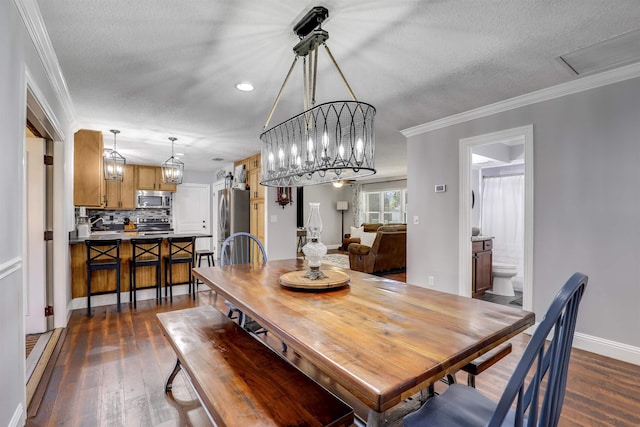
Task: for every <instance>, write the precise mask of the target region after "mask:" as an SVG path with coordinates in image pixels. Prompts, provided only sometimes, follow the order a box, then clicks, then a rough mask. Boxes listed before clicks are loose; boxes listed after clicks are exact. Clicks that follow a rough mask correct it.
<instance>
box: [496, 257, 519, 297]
mask: <svg viewBox="0 0 640 427" xmlns="http://www.w3.org/2000/svg"><path fill="white" fill-rule="evenodd" d="M491 269H492V273H493V288H492V289H491V293H492V294H494V295H503V296H507V297H512V296H515V292H513V281H512V279H513V276H515V275H516V274H518V266H517V265H513V264H503V263H500V262H494V263H493V264H492V265H491Z"/></svg>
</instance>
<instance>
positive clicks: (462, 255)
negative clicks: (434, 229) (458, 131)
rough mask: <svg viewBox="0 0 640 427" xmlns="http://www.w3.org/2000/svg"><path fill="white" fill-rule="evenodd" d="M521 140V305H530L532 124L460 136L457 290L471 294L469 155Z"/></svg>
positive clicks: (531, 278) (467, 294) (531, 300)
mask: <svg viewBox="0 0 640 427" xmlns="http://www.w3.org/2000/svg"><path fill="white" fill-rule="evenodd" d="M516 139H521V140H522V141H523V143H524V193H525V195H524V199H525V200H524V283H523V289H522V308H523V309H524V310H532V308H533V125H532V124H531V125H526V126H521V127H517V128H512V129H506V130H502V131H498V132H492V133H487V134H483V135H477V136H472V137H469V138H463V139H460V141H459V180H458V182H459V198H460V199H459V219H458V238H459V241H458V248H459V252H458V271H459V272H460V276H459V280H460V281H459V284H458V293H459V294H460V295H463V296H468V297H470V296H471V197H470V196H469V195H470V194H471V154H472V151H473V148H475V147H478V146H480V145H487V144H494V143H496V142H503V141H507V140H509V141H511V140H516Z"/></svg>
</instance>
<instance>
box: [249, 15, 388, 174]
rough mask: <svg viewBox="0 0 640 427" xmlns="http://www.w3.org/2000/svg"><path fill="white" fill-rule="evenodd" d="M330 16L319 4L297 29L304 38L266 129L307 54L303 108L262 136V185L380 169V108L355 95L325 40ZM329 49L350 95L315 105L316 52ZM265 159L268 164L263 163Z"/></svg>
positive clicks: (304, 69) (295, 49) (298, 24)
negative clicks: (377, 155)
mask: <svg viewBox="0 0 640 427" xmlns="http://www.w3.org/2000/svg"><path fill="white" fill-rule="evenodd" d="M328 16H329V12H328V10H327V9H325V8H324V7H315V8H313V9H312V10H311V11H309V13H307V14H306V15H305V16H304V17H303V18H302V20H301V21H300V22H298V23H297V24H296V26H295V27H294V32H295V33H296V34H297V35H298V36H299V37H300V39H301V40H300V42H299V43H298V44H297V45H296V46H295V47H294V48H293V50H294V52H295V54H296V56H295V58H294V60H293V64H291V68H290V69H289V73H288V74H287V76H286V78H285V80H284V83H283V84H282V87H281V88H280V92H279V93H278V95H277V97H276V101H275V102H274V104H273V107H272V108H271V111H270V113H269V116H268V118H267V121H266V123H265V125H264V128H265V129H266V128H267V126H268V124H269V121H270V120H271V117H272V115H273V112H274V111H275V108H276V106H277V105H278V102H279V100H280V96H281V95H282V91H283V89H284V86H285V85H286V83H287V80H288V79H289V76H290V75H291V72H292V71H293V69H294V67H295V64H296V62H297V60H298V58H299V57H302V58H303V82H304V88H305V90H304V96H303V107H304V108H303V110H304V111H303V112H302V113H300V114H298V115H296V116H294V117H292V118H290V119H289V120H287V121H284V122H282V123H280V124H279V125H276V126H274V127H272V128H270V129H268V130H266V131H264V132H263V133H262V134H261V135H260V140H261V141H262V149H261V155H262V159H263V164H262V171H261V176H260V184H262V185H265V186H272V187H301V186H304V185H312V184H322V183H328V182H332V181H336V180H337V179H353V178H359V177H364V176H368V175H372V174H374V173H376V169H375V163H374V154H375V134H374V116H375V114H376V109H375V108H374V107H373V106H372V105H370V104H367V103H365V102H360V101H358V100H357V99H356V97H355V95H354V93H353V91H352V90H351V87H350V86H349V83H347V81H346V79H345V77H344V75H343V74H342V71H341V70H340V67H339V66H338V64H337V62H336V61H335V59H334V57H333V55H332V54H331V51H330V50H329V47H328V46H327V45H326V40H327V39H328V38H329V33H328V32H326V31H324V30H322V28H320V26H321V24H322V22H323V21H324V20H325V19H326V18H327V17H328ZM320 46H324V47H325V51H326V52H327V55H328V56H329V59H330V60H331V62H332V63H333V65H334V66H335V67H336V69H337V71H338V74H339V75H340V77H341V78H342V80H343V82H344V84H345V85H346V88H347V91H348V92H349V94H350V95H351V98H352V100H351V101H333V102H327V103H323V104H319V105H315V98H316V70H317V65H318V64H317V60H318V50H319V48H320ZM265 161H266V162H265Z"/></svg>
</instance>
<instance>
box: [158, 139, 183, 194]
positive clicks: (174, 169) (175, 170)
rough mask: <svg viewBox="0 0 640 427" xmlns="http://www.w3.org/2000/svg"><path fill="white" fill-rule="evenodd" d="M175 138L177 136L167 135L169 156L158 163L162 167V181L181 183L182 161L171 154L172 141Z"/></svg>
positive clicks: (165, 182)
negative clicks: (169, 148)
mask: <svg viewBox="0 0 640 427" xmlns="http://www.w3.org/2000/svg"><path fill="white" fill-rule="evenodd" d="M177 139H178V138H174V137H169V140H170V141H171V157H169V158H168V159H167V160H165V161H164V162H163V163H162V164H161V165H160V167H161V168H162V182H163V183H164V184H182V176H183V175H184V163H183V162H181V161H180V160H178V159H177V158H176V157H175V156H174V155H173V143H174V142H175V141H176V140H177Z"/></svg>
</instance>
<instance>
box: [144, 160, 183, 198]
mask: <svg viewBox="0 0 640 427" xmlns="http://www.w3.org/2000/svg"><path fill="white" fill-rule="evenodd" d="M136 189H138V190H155V191H173V192H175V191H176V185H175V184H164V183H163V182H162V168H161V167H159V166H144V165H137V166H136Z"/></svg>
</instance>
